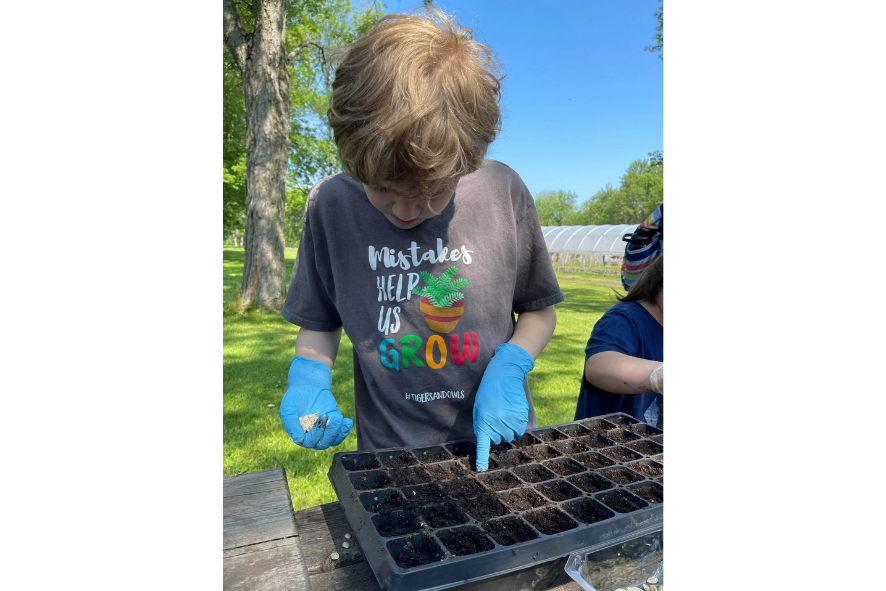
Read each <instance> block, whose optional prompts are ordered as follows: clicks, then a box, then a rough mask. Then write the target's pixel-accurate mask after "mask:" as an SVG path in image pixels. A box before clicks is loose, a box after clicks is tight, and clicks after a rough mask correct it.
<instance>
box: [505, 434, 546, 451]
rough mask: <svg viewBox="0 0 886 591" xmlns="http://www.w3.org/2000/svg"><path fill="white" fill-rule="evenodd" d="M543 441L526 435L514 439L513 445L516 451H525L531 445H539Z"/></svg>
mask: <svg viewBox="0 0 886 591" xmlns="http://www.w3.org/2000/svg"><path fill="white" fill-rule="evenodd" d="M539 443H541V441H540V440H539V439H538V438H537V437H533V436H532V434H531V433H524V434H523V435H520V436H519V437H516V438H514V440H513V441H512V442H511V445H512V446H513V447H514V448H516V449H523V448H526V447H529V446H531V445H538V444H539Z"/></svg>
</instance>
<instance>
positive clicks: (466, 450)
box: [445, 441, 477, 457]
mask: <svg viewBox="0 0 886 591" xmlns="http://www.w3.org/2000/svg"><path fill="white" fill-rule="evenodd" d="M445 447H446V449H448V450H449V452H450V453H451V454H452V455H454V456H456V457H467V456H475V455H477V444H476V443H474V442H473V441H459V442H457V443H448V444H446V445H445Z"/></svg>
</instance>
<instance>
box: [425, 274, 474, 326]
mask: <svg viewBox="0 0 886 591" xmlns="http://www.w3.org/2000/svg"><path fill="white" fill-rule="evenodd" d="M457 271H458V267H449V268H448V269H446V271H444V272H443V274H442V275H441V276H440V278H439V279H438V278H437V277H434V276H433V275H431V274H430V273H428V272H427V271H421V272H419V274H418V276H419V278H420V279H421V280H422V281H424V282H425V283H426V285H424V286H422V287H414V288H413V289H412V293H414V294H415V295H417V296H420V297H421V302H420V303H419V307H420V308H421V311H422V314H424V316H425V322H427V323H428V326H429V327H430V329H431V330H433V331H434V332H439V333H443V334H446V333H449V332H452V331H453V330H455V325H457V324H458V321H459V319H460V318H461V315H462V314H464V311H465V302H464V299H463V298H464V297H465V296H464V294H463V293H461V291H460V290H461V289H464V287H465V286H466V285H467V284H468V280H467V279H463V278H462V279H453V277H455V273H456V272H457Z"/></svg>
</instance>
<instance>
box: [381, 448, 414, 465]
mask: <svg viewBox="0 0 886 591" xmlns="http://www.w3.org/2000/svg"><path fill="white" fill-rule="evenodd" d="M415 464H418V460H417V459H415V456H414V455H412V454H411V453H409V452H408V451H404V452H403V453H401V454H400V455H399V456H397V457H396V458H394V459H392V460H388V461H387V462H384V465H385V468H405V467H406V466H414V465H415Z"/></svg>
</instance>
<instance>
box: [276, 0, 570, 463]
mask: <svg viewBox="0 0 886 591" xmlns="http://www.w3.org/2000/svg"><path fill="white" fill-rule="evenodd" d="M500 80H501V78H500V77H498V76H497V75H496V72H495V62H494V59H493V57H492V54H491V52H490V50H489V49H488V48H486V47H484V46H483V45H482V44H480V43H478V42H476V41H474V40H473V39H472V38H471V31H470V30H465V29H459V28H457V27H456V26H454V25H453V24H452V23H451V22H450V21H449V19H448V18H447V17H446V16H445V15H444V14H443V13H441V12H440V11H438V10H436V9H430V10H428V11H426V12H425V13H424V14H423V15H422V16H419V15H402V14H396V15H387V16H385V17H384V18H382V19H381V20H380V21H379V22H378V23H377V24H376V25H375V27H374V28H373V29H372V31H370V32H369V33H368V34H367V35H366V36H364V37H363V38H361V39H360V40H359V41H357V42H356V43H355V44H354V45H352V46H351V47H350V48H349V49H348V51H347V53H346V54H345V56H344V58H343V60H342V62H341V64H340V65H339V67H338V68H337V70H336V75H335V81H334V83H333V85H332V96H331V98H330V106H329V112H328V117H329V123H330V126H331V127H332V129H333V132H334V134H335V142H336V146H337V148H338V153H339V157H340V159H341V161H342V167H343V169H344V171H345V174H336V175H333V176H331V177H327V178H326V179H324V180H322V181H320V183H318V184H317V186H316V187H314V189H313V190H312V191H311V193H310V195H309V197H308V200H307V203H306V205H305V216H304V230H303V233H302V239H301V243H300V245H299V251H298V256H297V258H296V263H295V268H294V269H293V273H292V279H291V281H290V285H289V293H288V294H287V297H286V304H285V305H284V307H283V317H284V318H286V319H287V320H288V321H290V322H292V323H293V324H296V325H299V326H301V330H300V331H299V333H298V337H297V339H296V356H295V358H294V359H293V360H292V365H291V367H290V370H289V389H288V390H287V391H286V395H285V396H284V398H283V402H282V403H281V405H280V418H281V420H282V421H283V424H284V426H285V428H286V431H287V433H289V435H290V437H292V439H293V441H294V442H295V443H296V444H298V445H301V446H304V447H308V448H312V449H326V448H327V447H329V446H334V445H338V444H339V443H341V442H342V441H343V440H344V438H345V437H346V436H347V435H348V433H349V432H350V429H351V426H352V423H351V420H350V419H345V418H343V417H342V415H341V412H340V411H339V410H338V406H337V404H336V402H335V399H334V398H333V396H332V392H331V391H330V389H329V388H330V385H331V383H332V372H331V368H332V364H333V362H334V361H335V357H336V353H337V352H338V346H339V342H340V339H341V330H342V327H344V328H345V329H346V330H347V333H348V336H349V337H350V339H351V341H352V342H353V345H354V398H355V405H356V415H357V446H358V449H378V448H383V447H394V446H405V445H422V444H426V445H431V444H435V443H441V442H443V441H448V440H453V439H463V438H467V437H471V435H476V437H477V460H476V462H477V469H478V470H485V469H486V468H487V463H488V456H489V447H490V444H497V443H499V442H501V441H511V440H513V438H514V437H516V436H518V435H522V434H523V432H524V431H525V429H526V427H527V425H528V426H530V427H535V426H537V421H536V418H535V411H534V409H533V407H532V398H531V396H530V393H529V387H528V382H527V379H526V375H527V374H528V373H529V371H531V370H532V368H533V367H534V365H535V361H534V360H535V359H536V358H537V357H538V355H539V354H541V351H542V350H543V349H544V347H545V345H547V343H548V341H549V340H550V338H551V335H552V334H553V331H554V326H555V324H556V315H555V313H554V308H553V305H554V304H556V303H559V302H561V301H563V300H564V299H565V298H564V296H563V293H562V292H561V291H560V288H559V286H558V285H557V280H556V277H555V275H554V272H553V269H552V267H551V264H550V259H549V258H548V255H547V250H546V248H545V243H544V239H543V238H542V235H541V228H540V225H539V222H538V215H537V214H536V211H535V207H534V203H533V200H532V196H531V195H530V194H529V191H528V190H527V189H526V186H525V185H524V184H523V182H522V181H521V180H520V178H519V177H518V176H517V174H516V173H515V172H514V171H512V170H511V169H510V168H508V167H507V166H505V165H503V164H501V163H498V162H495V161H489V160H487V161H484V160H483V158H484V156H485V154H486V149H487V147H488V146H489V144H490V143H491V142H492V140H493V139H494V138H495V136H496V134H497V132H498V130H499V128H500V121H501V116H500V113H499V108H498V101H499V99H500V88H501V87H500ZM514 312H516V313H517V314H518V315H519V318H518V319H517V321H516V323H515V321H514V317H513V313H514ZM305 417H307V418H305ZM300 420H301V421H300ZM302 423H304V425H302Z"/></svg>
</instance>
